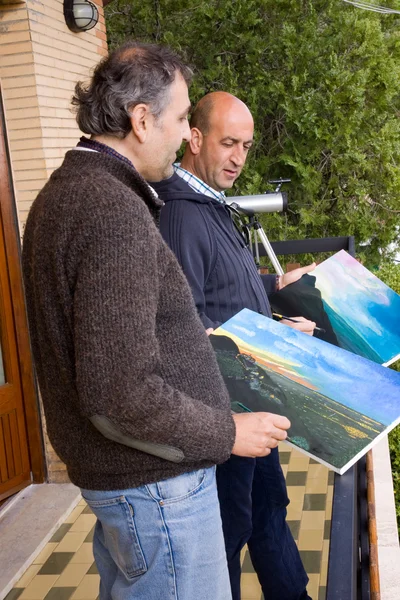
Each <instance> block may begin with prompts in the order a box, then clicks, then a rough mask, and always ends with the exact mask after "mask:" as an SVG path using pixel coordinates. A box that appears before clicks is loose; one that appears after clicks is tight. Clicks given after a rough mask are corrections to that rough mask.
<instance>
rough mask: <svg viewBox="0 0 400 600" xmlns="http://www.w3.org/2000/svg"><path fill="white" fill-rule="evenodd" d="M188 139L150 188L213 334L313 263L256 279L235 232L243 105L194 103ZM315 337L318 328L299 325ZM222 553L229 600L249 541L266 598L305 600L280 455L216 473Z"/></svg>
mask: <svg viewBox="0 0 400 600" xmlns="http://www.w3.org/2000/svg"><path fill="white" fill-rule="evenodd" d="M190 125H191V139H190V141H189V142H188V143H187V145H186V148H185V154H184V157H183V159H182V162H181V164H180V165H175V173H174V175H173V176H172V177H170V178H169V179H166V180H164V181H161V182H159V183H157V184H152V185H153V187H154V188H155V190H156V192H157V193H158V195H159V196H160V198H161V199H162V200H164V202H165V206H164V208H163V209H162V211H161V221H160V230H161V234H162V235H163V237H164V239H165V240H166V241H167V243H168V244H169V246H170V247H171V248H172V250H173V251H174V253H175V254H176V256H177V258H178V260H179V262H180V264H181V266H182V268H183V271H184V273H185V275H186V277H187V279H188V281H189V284H190V286H191V289H192V293H193V296H194V299H195V302H196V306H197V310H198V312H199V315H200V318H201V320H202V322H203V325H204V327H205V328H206V329H207V330H208V331H209V332H210V331H211V330H212V329H214V328H216V327H218V326H219V325H220V324H222V323H224V322H225V321H227V320H228V319H229V318H231V317H232V316H233V315H235V314H236V313H238V312H239V311H240V310H241V309H243V308H249V309H251V310H254V311H257V312H259V313H262V314H264V315H266V316H268V317H271V308H270V305H269V302H268V293H272V292H275V291H276V290H277V289H281V288H282V287H284V286H285V285H287V284H288V283H291V282H293V281H295V280H297V279H298V278H299V277H301V275H303V274H304V273H306V272H308V271H310V270H312V268H314V265H310V266H309V267H305V268H303V269H297V270H296V271H295V272H293V271H292V272H291V273H288V274H285V275H283V276H280V277H276V276H275V275H266V276H260V275H259V273H258V271H257V269H256V266H255V263H254V260H253V256H252V254H251V252H250V251H249V249H248V247H247V245H246V241H245V240H244V239H243V237H242V235H241V233H240V232H239V231H238V229H237V228H236V227H235V224H234V222H233V220H232V217H231V213H230V211H229V209H228V208H227V205H226V202H225V194H224V190H226V189H228V188H231V187H232V186H233V184H234V182H235V181H236V179H237V178H238V177H239V175H240V173H241V171H242V169H243V166H244V164H245V162H246V158H247V155H248V152H249V150H250V148H251V146H252V144H253V131H254V123H253V117H252V115H251V113H250V111H249V109H248V108H247V106H246V105H245V104H244V103H243V102H242V101H241V100H239V99H238V98H236V97H234V96H232V95H231V94H228V93H226V92H213V93H211V94H208V95H207V96H205V97H204V98H203V99H202V100H200V102H199V103H198V104H197V106H196V108H195V110H194V112H193V115H192V118H191V122H190ZM298 320H300V321H301V322H300V323H297V324H293V323H289V322H288V323H287V324H288V325H290V326H292V325H295V327H296V328H297V329H300V330H302V331H304V332H305V333H309V334H310V335H312V333H313V330H314V327H315V323H313V322H311V321H307V320H306V319H301V318H299V319H298ZM217 484H218V495H219V501H220V505H221V515H222V523H223V529H224V537H225V547H226V552H227V558H228V566H229V574H230V581H231V588H232V597H233V600H240V575H241V566H240V551H241V549H242V548H243V546H244V545H245V544H246V543H247V545H248V548H249V552H250V556H251V560H252V563H253V566H254V568H255V571H256V573H257V575H258V578H259V580H260V583H261V587H262V591H263V594H264V598H265V600H300V599H301V600H307V599H309V596H308V594H307V591H306V585H307V582H308V578H307V575H306V573H305V571H304V568H303V565H302V562H301V559H300V555H299V552H298V550H297V547H296V544H295V542H294V540H293V536H292V534H291V532H290V529H289V527H288V525H287V523H286V506H287V504H288V503H289V500H288V497H287V492H286V484H285V479H284V476H283V473H282V469H281V466H280V464H279V455H278V450H277V448H275V449H273V450H272V452H271V454H270V455H269V456H266V457H263V458H241V457H238V456H231V458H230V459H229V460H228V461H227V462H226V463H224V464H223V465H220V466H218V467H217Z"/></svg>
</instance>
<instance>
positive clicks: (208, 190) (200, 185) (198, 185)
mask: <svg viewBox="0 0 400 600" xmlns="http://www.w3.org/2000/svg"><path fill="white" fill-rule="evenodd" d="M174 169H175V173H176V174H177V175H179V177H181V178H182V179H183V180H184V181H186V183H187V184H188V185H189V186H190V187H191V188H192V190H194V191H195V192H198V193H199V194H204V195H205V196H209V197H210V198H214V200H217V201H218V202H220V203H221V204H225V194H224V192H217V191H216V190H213V188H212V187H210V186H209V185H207V184H206V183H204V181H202V180H201V179H199V178H198V177H196V176H195V175H193V174H192V173H190V172H189V171H186V169H183V168H182V167H181V165H180V163H176V164H175V165H174Z"/></svg>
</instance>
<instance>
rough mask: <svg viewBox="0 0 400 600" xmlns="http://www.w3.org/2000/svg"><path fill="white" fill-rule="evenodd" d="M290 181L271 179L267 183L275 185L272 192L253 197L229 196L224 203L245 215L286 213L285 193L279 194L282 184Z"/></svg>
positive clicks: (286, 200) (286, 201)
mask: <svg viewBox="0 0 400 600" xmlns="http://www.w3.org/2000/svg"><path fill="white" fill-rule="evenodd" d="M289 182H290V179H272V180H270V181H269V182H268V183H274V184H277V187H276V188H275V191H274V192H265V193H264V194H255V195H254V196H230V197H229V198H226V203H227V204H229V205H230V206H232V205H233V208H235V209H236V210H238V211H240V212H243V214H246V215H252V214H254V213H264V212H286V210H287V206H288V199H287V193H286V192H281V191H280V190H281V186H282V184H283V183H289Z"/></svg>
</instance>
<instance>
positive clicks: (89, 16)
mask: <svg viewBox="0 0 400 600" xmlns="http://www.w3.org/2000/svg"><path fill="white" fill-rule="evenodd" d="M64 19H65V22H66V24H67V27H68V28H69V29H70V30H71V31H74V32H75V33H79V32H81V31H89V29H92V28H93V27H94V26H95V25H97V23H98V21H99V11H98V10H97V6H96V5H95V4H93V2H90V1H89V0H64Z"/></svg>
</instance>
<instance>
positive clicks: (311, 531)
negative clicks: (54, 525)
mask: <svg viewBox="0 0 400 600" xmlns="http://www.w3.org/2000/svg"><path fill="white" fill-rule="evenodd" d="M279 453H280V458H281V464H282V470H283V472H284V474H285V477H286V482H287V486H288V495H289V497H290V500H291V502H290V504H289V506H288V516H287V519H288V521H287V522H288V525H289V527H290V530H291V532H292V535H293V537H294V539H295V540H296V542H297V543H298V546H299V549H300V553H301V556H302V560H303V563H304V566H305V568H306V570H307V572H308V575H309V578H310V584H309V588H308V589H309V593H310V595H311V596H312V598H313V600H325V596H326V580H327V567H328V556H329V534H330V524H331V513H332V498H333V481H334V473H333V472H331V471H329V472H328V470H327V469H326V467H324V466H323V465H320V464H319V463H317V462H316V461H314V460H312V459H309V458H308V457H306V456H304V455H303V454H302V453H300V452H298V451H297V450H292V449H289V450H288V446H287V445H286V444H281V445H280V450H279ZM94 523H95V517H94V515H93V513H92V511H91V509H90V508H89V507H88V506H87V505H86V503H85V501H84V500H81V501H80V502H79V504H78V505H77V506H76V507H75V508H74V509H73V510H72V511H71V513H70V515H69V516H68V517H67V519H66V520H65V522H64V523H63V524H62V525H61V526H60V527H59V529H58V530H57V531H56V532H55V534H54V535H53V537H52V538H51V540H50V542H49V543H47V544H46V546H45V547H44V549H43V550H42V551H41V552H40V554H39V555H38V556H37V557H36V559H35V560H34V562H33V564H32V565H31V566H30V567H29V568H28V569H27V571H26V572H25V573H24V575H23V577H22V578H21V579H20V581H19V582H17V583H16V585H15V587H14V589H13V590H11V592H10V593H9V594H8V595H7V597H6V599H5V600H18V599H21V600H96V599H97V598H98V593H99V575H98V572H97V567H96V564H95V562H94V559H93V550H92V541H93V533H94ZM241 562H242V572H243V575H242V600H263V596H262V593H261V588H260V585H259V582H258V579H257V575H256V574H255V572H254V568H253V565H252V563H251V559H250V554H249V552H248V551H247V548H244V549H243V550H242V552H241Z"/></svg>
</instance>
